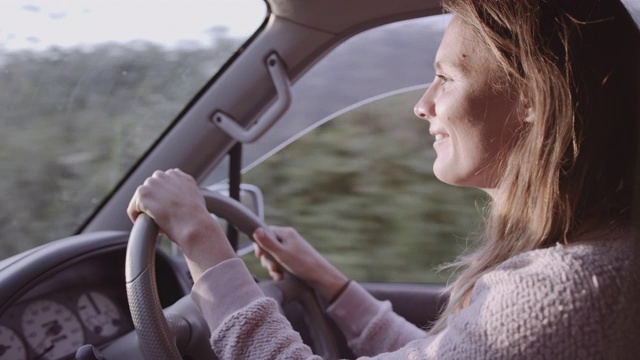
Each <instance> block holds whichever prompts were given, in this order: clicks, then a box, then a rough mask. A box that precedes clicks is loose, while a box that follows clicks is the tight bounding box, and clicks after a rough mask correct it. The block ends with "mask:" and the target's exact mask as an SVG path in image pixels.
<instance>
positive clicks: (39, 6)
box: [0, 0, 266, 50]
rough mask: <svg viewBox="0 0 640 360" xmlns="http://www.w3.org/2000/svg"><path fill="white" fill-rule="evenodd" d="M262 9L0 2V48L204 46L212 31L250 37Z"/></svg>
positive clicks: (183, 3)
mask: <svg viewBox="0 0 640 360" xmlns="http://www.w3.org/2000/svg"><path fill="white" fill-rule="evenodd" d="M265 9H266V6H265V4H264V2H263V1H262V0H66V1H65V0H0V49H1V48H4V49H6V50H17V49H32V50H42V49H46V48H49V47H51V46H60V47H70V46H79V45H89V44H95V43H100V42H106V41H116V42H128V41H132V40H136V39H146V40H149V41H153V42H157V43H161V44H165V45H167V46H173V45H176V44H178V43H180V42H183V43H184V42H185V41H191V42H194V41H195V42H197V43H201V44H208V43H210V41H211V32H210V29H211V28H212V27H214V26H218V27H224V28H227V29H228V34H229V35H230V36H249V35H250V34H251V33H252V32H253V31H254V30H255V29H256V28H257V27H258V26H260V24H261V23H262V21H263V19H264V16H265V12H266V10H265Z"/></svg>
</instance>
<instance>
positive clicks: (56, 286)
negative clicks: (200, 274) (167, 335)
mask: <svg viewBox="0 0 640 360" xmlns="http://www.w3.org/2000/svg"><path fill="white" fill-rule="evenodd" d="M87 245H88V247H89V248H92V247H95V244H91V245H89V243H87ZM79 248H81V246H74V247H73V250H72V251H69V254H68V256H67V257H68V259H66V261H65V256H62V257H61V255H60V248H59V247H56V246H54V247H53V248H49V250H50V251H48V250H47V248H45V249H42V250H41V251H40V252H39V254H38V256H35V257H33V256H32V257H31V259H30V260H31V262H33V264H31V265H32V266H33V267H34V268H38V267H40V268H41V270H42V271H31V273H32V274H34V276H33V278H25V279H23V281H24V283H25V284H29V286H26V287H25V286H23V287H22V288H23V289H24V288H28V290H26V291H24V293H22V294H19V296H17V297H14V299H12V301H11V302H10V303H9V304H5V306H3V308H2V312H0V360H28V359H33V360H35V359H38V360H39V359H45V360H61V359H73V358H74V356H75V353H76V351H77V349H78V348H79V347H80V346H82V345H85V344H92V345H94V346H95V347H97V348H100V347H101V346H103V345H106V344H108V343H110V342H112V341H114V340H115V339H118V338H119V337H121V336H123V335H125V334H128V333H130V332H131V331H133V330H134V327H133V324H132V322H131V316H130V312H129V306H128V303H127V295H126V287H125V276H124V269H125V255H126V239H125V241H124V242H122V243H121V244H119V245H116V246H110V247H109V249H104V248H100V249H99V250H98V249H96V250H91V249H88V251H85V252H84V253H83V254H82V255H81V256H76V255H77V252H78V251H77V250H78V249H79ZM51 250H52V251H51ZM47 252H51V256H54V257H57V258H58V261H56V263H57V264H58V265H57V266H54V267H53V268H50V267H48V268H45V267H43V266H42V264H39V263H38V262H37V260H38V258H39V257H46V255H47ZM63 253H64V251H63ZM29 258H30V257H29V256H27V257H26V259H20V260H19V261H20V262H22V266H23V267H24V266H25V261H27V260H29ZM181 260H182V259H181V258H180V259H176V258H174V257H170V256H169V255H167V254H166V253H165V252H163V251H162V250H159V251H158V253H157V256H156V278H157V284H158V292H159V295H160V302H161V304H162V305H163V307H166V306H169V305H171V304H173V303H174V302H176V301H177V300H178V299H180V298H181V297H183V296H184V295H185V294H187V293H188V291H189V289H190V287H191V285H190V279H189V277H188V271H187V269H186V265H184V262H183V261H181ZM4 272H6V271H5V269H0V276H3V273H4ZM23 274H24V272H23ZM10 275H11V274H10ZM14 283H15V281H14ZM3 290H4V289H2V283H0V292H3ZM5 294H6V293H5Z"/></svg>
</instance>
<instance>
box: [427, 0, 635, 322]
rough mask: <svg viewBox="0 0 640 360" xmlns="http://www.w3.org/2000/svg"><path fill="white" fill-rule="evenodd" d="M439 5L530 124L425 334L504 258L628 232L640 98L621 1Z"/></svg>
mask: <svg viewBox="0 0 640 360" xmlns="http://www.w3.org/2000/svg"><path fill="white" fill-rule="evenodd" d="M444 6H445V8H446V9H447V10H448V11H450V12H452V13H454V14H455V16H457V17H459V18H460V19H461V20H462V21H463V22H464V23H465V25H466V26H470V27H471V28H472V29H473V30H474V32H475V33H476V34H477V35H478V36H479V38H480V39H481V41H482V42H483V43H484V44H486V46H488V47H489V49H490V51H491V53H492V54H493V56H494V57H495V60H496V61H497V62H498V64H499V65H500V68H501V69H502V72H503V74H502V75H503V76H504V78H505V79H506V81H508V82H509V84H510V86H513V87H514V89H516V91H517V92H518V93H519V95H520V98H521V101H522V104H523V106H525V107H526V108H528V110H529V112H530V113H531V114H532V115H531V121H530V122H526V123H524V124H523V126H522V128H521V131H520V133H519V134H518V136H517V138H516V140H515V142H514V144H512V146H511V147H510V148H509V153H508V154H505V155H504V156H503V162H502V164H501V169H502V174H503V175H502V177H501V179H500V184H499V186H498V191H497V195H496V196H494V199H493V200H492V202H491V203H490V204H489V205H488V207H487V211H486V214H485V217H486V219H485V231H484V235H483V236H482V239H481V243H480V246H479V248H478V249H477V250H475V252H474V253H472V254H469V255H466V256H463V257H461V258H460V259H459V260H458V261H457V262H456V263H455V264H454V266H455V267H459V268H461V272H460V275H459V276H458V278H457V279H456V281H455V282H454V283H453V285H452V286H451V287H450V291H451V295H450V299H449V303H448V305H447V307H446V308H445V310H444V312H443V314H442V315H441V317H440V320H438V322H437V323H436V324H435V325H434V327H433V328H432V332H434V333H435V332H438V331H440V330H442V329H443V328H444V327H445V326H446V325H445V322H446V317H447V316H448V315H450V314H455V313H457V312H459V311H460V310H461V309H462V308H464V307H465V306H466V305H467V304H468V302H469V300H470V294H471V291H472V289H473V286H474V284H475V282H476V280H477V279H478V278H479V277H480V276H482V275H483V274H484V273H486V272H487V271H489V270H491V269H493V268H495V267H496V266H497V265H498V264H500V263H501V262H503V261H505V260H506V259H508V258H510V257H512V256H515V255H517V254H520V253H522V252H525V251H528V250H533V249H540V248H544V247H548V246H550V245H552V244H555V243H571V242H575V241H578V240H577V239H578V235H579V234H580V233H582V232H587V231H590V230H592V229H595V228H600V227H607V226H608V227H612V226H616V225H617V224H620V225H622V224H624V223H628V222H630V220H631V204H632V200H631V199H632V195H633V194H632V191H633V188H634V183H633V181H634V169H635V167H636V153H637V146H638V145H637V140H638V139H637V138H638V136H637V133H638V125H637V123H638V121H639V116H638V113H639V111H638V109H639V107H638V100H639V94H640V92H639V87H640V85H639V84H640V31H639V30H638V26H637V25H636V24H635V22H634V21H633V19H632V18H631V16H630V15H629V13H628V12H627V10H626V9H625V8H624V6H623V5H622V4H621V3H620V2H619V1H618V0H580V1H573V0H500V1H478V0H445V1H444Z"/></svg>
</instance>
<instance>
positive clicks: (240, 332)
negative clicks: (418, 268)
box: [192, 231, 640, 360]
mask: <svg viewBox="0 0 640 360" xmlns="http://www.w3.org/2000/svg"><path fill="white" fill-rule="evenodd" d="M638 244H639V242H638V237H637V236H636V235H635V233H632V232H628V231H624V232H620V231H617V232H612V233H608V234H604V235H602V234H601V235H599V236H594V237H592V238H591V239H589V240H587V241H581V242H580V243H577V244H573V245H565V246H563V245H557V246H554V247H551V248H546V249H540V250H534V251H529V252H526V253H522V254H520V255H517V256H515V257H513V258H511V259H509V260H507V261H505V262H504V263H502V264H500V265H499V266H497V267H496V268H495V269H494V270H492V271H490V272H487V273H486V274H484V275H483V276H482V277H480V278H479V279H478V281H477V282H476V284H475V286H474V288H473V290H472V293H471V298H470V303H469V305H468V306H466V307H465V308H464V309H463V310H462V311H460V313H459V314H456V315H451V316H450V317H449V318H447V327H446V329H444V330H443V331H441V332H439V333H438V334H435V335H429V334H427V333H426V332H424V331H422V330H421V329H418V328H416V327H415V326H414V325H412V324H410V323H408V322H407V321H405V320H404V319H403V318H401V317H400V316H398V315H396V314H395V313H394V312H393V311H392V309H391V306H390V304H389V303H388V302H385V301H378V300H376V299H375V298H374V297H372V296H371V295H370V294H369V293H367V292H366V291H365V290H364V289H363V288H362V287H361V286H360V285H359V284H357V283H356V282H351V283H350V284H349V286H348V287H347V289H346V290H345V291H344V292H343V293H342V294H341V295H340V297H339V298H338V299H337V300H336V301H335V302H334V303H333V304H332V305H331V306H330V307H329V308H328V309H327V312H328V313H329V315H330V316H331V317H332V318H333V320H334V321H335V322H336V324H337V325H338V326H339V327H340V329H341V330H342V331H343V333H344V335H345V336H346V338H347V341H348V343H349V346H350V347H351V348H352V350H353V352H354V353H355V354H358V355H361V356H375V359H572V360H574V359H640V265H639V261H640V254H639V252H638V248H639V247H638ZM192 297H193V299H194V301H195V303H196V304H197V305H198V307H199V309H200V310H201V312H202V314H203V316H204V317H205V319H206V320H207V323H208V324H209V327H210V329H211V334H212V335H211V345H212V347H213V349H214V351H215V353H216V354H217V355H218V357H219V358H220V359H221V360H224V359H234V360H237V359H251V360H259V359H288V360H295V359H319V357H317V356H314V355H313V354H312V352H311V350H310V349H309V347H307V346H306V345H304V344H303V343H302V340H301V338H300V336H299V335H298V334H297V333H296V332H295V331H293V330H292V329H291V326H290V325H289V323H288V321H287V320H286V318H284V317H283V316H282V315H280V313H279V311H278V305H277V303H276V302H275V301H274V300H272V299H270V298H267V297H265V296H264V295H263V294H262V292H261V290H260V289H259V288H258V287H257V285H256V284H255V281H254V280H253V278H252V277H251V275H250V274H249V272H248V271H247V270H246V267H245V266H244V264H243V263H242V261H241V260H240V259H232V260H227V261H225V262H223V263H220V264H218V265H217V266H215V267H213V268H211V269H209V270H207V271H206V272H205V273H204V274H203V275H202V277H201V278H200V279H199V280H198V281H197V282H196V284H195V285H194V288H193V291H192ZM367 358H368V357H367Z"/></svg>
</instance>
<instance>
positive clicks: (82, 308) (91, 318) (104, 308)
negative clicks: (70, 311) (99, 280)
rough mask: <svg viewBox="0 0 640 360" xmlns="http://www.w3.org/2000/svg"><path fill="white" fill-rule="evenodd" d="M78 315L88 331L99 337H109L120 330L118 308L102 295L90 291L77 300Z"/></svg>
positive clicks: (120, 322)
mask: <svg viewBox="0 0 640 360" xmlns="http://www.w3.org/2000/svg"><path fill="white" fill-rule="evenodd" d="M78 315H79V316H80V320H82V322H83V323H84V326H86V327H87V328H88V329H89V330H91V331H93V332H94V333H96V334H98V335H100V336H111V335H114V334H115V333H117V332H118V330H120V326H121V324H122V321H121V320H120V312H119V311H118V308H117V307H116V305H115V304H114V303H113V301H111V300H109V298H108V297H106V296H104V295H103V294H101V293H99V292H96V291H90V292H88V293H85V294H82V296H80V298H79V299H78Z"/></svg>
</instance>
